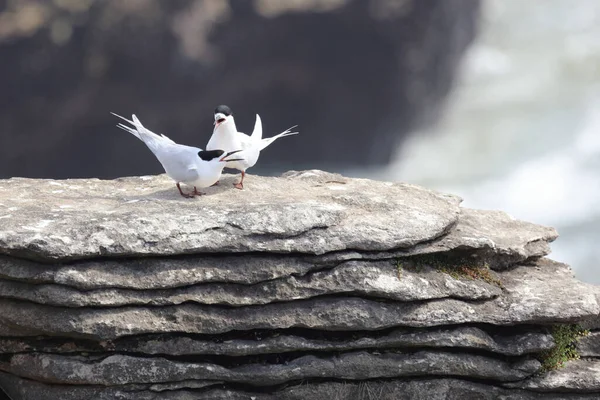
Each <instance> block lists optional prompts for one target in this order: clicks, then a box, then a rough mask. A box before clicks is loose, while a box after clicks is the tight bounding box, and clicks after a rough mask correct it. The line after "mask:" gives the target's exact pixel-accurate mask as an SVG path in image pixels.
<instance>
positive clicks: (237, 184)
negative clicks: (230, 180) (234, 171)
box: [233, 182, 244, 190]
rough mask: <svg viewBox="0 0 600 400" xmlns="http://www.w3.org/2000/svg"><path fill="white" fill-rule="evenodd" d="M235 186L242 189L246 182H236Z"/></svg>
mask: <svg viewBox="0 0 600 400" xmlns="http://www.w3.org/2000/svg"><path fill="white" fill-rule="evenodd" d="M233 187H235V188H236V189H240V190H242V189H243V188H244V184H243V183H242V182H240V183H234V184H233Z"/></svg>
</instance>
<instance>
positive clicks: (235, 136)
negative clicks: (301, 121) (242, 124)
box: [206, 105, 298, 189]
mask: <svg viewBox="0 0 600 400" xmlns="http://www.w3.org/2000/svg"><path fill="white" fill-rule="evenodd" d="M214 116H215V122H214V126H215V127H214V130H213V134H212V136H211V138H210V140H209V141H208V144H207V145H206V149H207V150H215V149H222V150H224V151H233V150H234V149H235V150H237V149H242V152H241V153H240V154H239V156H240V157H243V160H239V161H236V162H232V163H230V164H227V165H226V167H227V168H234V169H237V170H240V171H242V179H241V180H240V181H239V182H238V183H235V184H234V186H235V187H236V188H238V189H243V188H244V177H245V176H246V170H247V169H248V168H251V167H253V166H254V165H255V164H256V162H257V161H258V157H259V155H260V152H261V150H263V149H265V148H266V147H267V146H269V145H270V144H271V143H273V142H274V141H276V140H277V139H279V138H282V137H284V136H290V135H297V134H298V132H291V130H292V129H294V128H295V127H297V126H298V125H294V126H292V127H291V128H289V129H286V130H285V131H283V132H282V133H280V134H278V135H275V136H273V137H270V138H266V139H263V138H262V121H261V119H260V116H259V115H258V114H256V122H255V123H254V130H253V131H252V135H250V136H248V135H246V134H245V133H242V132H238V130H237V127H236V126H235V119H234V118H233V113H232V111H231V109H230V108H229V107H227V106H225V105H220V106H218V107H217V108H215V114H214Z"/></svg>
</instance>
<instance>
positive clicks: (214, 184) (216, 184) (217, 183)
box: [210, 181, 219, 187]
mask: <svg viewBox="0 0 600 400" xmlns="http://www.w3.org/2000/svg"><path fill="white" fill-rule="evenodd" d="M213 186H219V181H216V182H215V183H213V184H212V185H210V187H213Z"/></svg>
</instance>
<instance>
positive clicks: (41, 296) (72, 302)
mask: <svg viewBox="0 0 600 400" xmlns="http://www.w3.org/2000/svg"><path fill="white" fill-rule="evenodd" d="M500 293H501V290H500V288H499V287H497V286H495V285H493V284H490V283H487V282H484V281H481V280H457V279H454V278H452V277H451V276H450V275H448V274H446V273H443V272H439V271H436V270H434V269H430V268H428V269H427V270H426V271H421V272H411V271H406V270H402V271H399V269H398V267H397V265H396V264H395V263H393V262H391V261H389V260H388V261H371V262H366V261H349V262H346V263H342V264H341V265H339V266H337V267H334V268H332V269H328V270H325V271H320V272H314V273H309V274H307V275H305V276H301V277H295V276H289V277H286V278H281V279H274V280H270V281H265V282H261V283H257V284H254V285H238V284H231V283H229V284H225V283H213V284H203V285H194V286H187V287H182V288H176V289H170V290H167V289H164V290H143V291H142V290H128V289H97V290H91V291H80V290H78V289H74V288H70V287H68V286H63V285H52V284H50V285H48V284H38V285H31V284H27V283H21V282H15V281H9V280H0V297H4V298H13V299H19V300H27V301H32V302H34V303H39V304H48V305H56V306H65V307H118V306H123V305H173V304H181V303H187V302H193V303H200V304H222V305H229V306H244V305H254V304H268V303H273V302H281V301H291V300H298V299H308V298H311V297H316V296H322V295H340V294H342V295H343V294H350V295H356V296H364V297H372V298H385V299H392V300H399V301H420V300H431V299H442V298H456V299H465V300H489V299H492V298H495V297H497V296H498V295H500Z"/></svg>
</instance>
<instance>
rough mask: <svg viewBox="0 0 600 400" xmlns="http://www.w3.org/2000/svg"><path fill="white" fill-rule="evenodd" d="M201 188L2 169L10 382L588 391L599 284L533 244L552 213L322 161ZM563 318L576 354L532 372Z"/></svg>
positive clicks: (277, 391)
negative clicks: (195, 194) (377, 178)
mask: <svg viewBox="0 0 600 400" xmlns="http://www.w3.org/2000/svg"><path fill="white" fill-rule="evenodd" d="M231 178H232V177H231V176H224V177H223V179H222V180H223V181H224V182H228V181H229V180H230V179H231ZM133 192H135V195H134V196H132V195H130V194H129V193H133ZM207 192H208V194H207V195H206V196H202V197H200V198H196V199H184V198H182V197H180V196H179V194H178V193H177V192H176V190H175V189H174V188H173V187H172V182H170V181H169V180H168V179H167V178H165V176H155V177H150V176H146V177H135V178H126V179H118V180H114V181H101V180H97V179H84V180H69V181H44V180H33V179H11V180H4V181H0V221H2V223H3V225H2V229H1V230H0V253H2V254H3V255H2V256H1V257H0V311H1V312H0V371H1V372H0V387H2V389H3V390H5V391H6V392H7V393H8V394H9V395H10V396H12V398H13V399H14V400H30V399H31V400H45V399H55V398H60V399H66V400H69V399H73V400H74V399H87V398H92V399H115V398H119V399H132V400H139V399H144V400H146V399H156V400H158V399H178V400H179V399H248V398H254V399H272V400H275V399H306V398H313V399H316V400H320V399H328V400H331V399H349V400H350V399H364V398H369V396H375V398H378V399H379V398H381V399H398V398H400V399H437V398H439V399H461V400H462V399H466V398H481V399H499V398H502V399H592V398H595V397H594V396H596V397H597V394H596V393H597V392H598V390H600V367H599V366H600V356H599V352H600V351H599V346H598V339H599V338H600V336H599V333H600V332H599V331H598V330H597V329H596V328H597V326H596V321H597V320H598V318H599V316H600V296H598V295H599V294H600V290H599V289H598V288H597V287H594V286H591V285H587V284H583V283H581V282H579V281H577V280H576V279H575V278H574V276H573V274H572V271H571V270H570V268H569V267H568V266H567V265H564V264H561V263H557V262H554V261H551V260H549V259H547V258H545V256H546V255H547V254H548V252H549V244H550V243H551V242H552V241H553V240H554V239H556V236H557V235H556V232H555V231H554V229H552V228H548V227H543V226H539V225H535V224H531V223H527V222H523V221H517V220H514V219H512V218H511V217H510V216H508V215H506V214H504V213H502V212H498V211H483V210H472V209H467V208H461V207H460V206H459V203H460V199H458V198H457V197H455V196H450V195H446V194H442V193H437V192H432V191H429V190H426V189H423V188H420V187H416V186H412V185H404V184H392V183H385V182H373V181H369V180H363V179H349V178H345V177H342V176H339V175H333V174H329V173H325V172H322V171H317V170H312V171H304V172H292V173H287V174H285V175H284V176H283V177H280V178H264V177H258V176H252V177H251V179H250V178H249V180H248V187H247V188H246V189H245V190H244V191H238V190H234V189H232V188H231V186H230V185H226V184H224V185H222V186H219V187H214V188H209V189H208V190H207ZM33 193H35V196H34V195H33ZM157 238H158V239H157ZM578 322H583V323H587V324H588V326H589V327H590V328H591V329H592V332H591V333H590V334H589V335H588V336H587V337H584V338H582V339H581V340H580V341H579V343H578V344H577V346H578V350H579V354H580V355H581V359H577V360H572V361H569V362H567V363H566V365H565V367H564V368H563V369H559V370H556V371H550V372H542V364H541V361H543V359H544V358H543V352H546V351H549V350H552V349H554V348H555V346H556V345H557V343H555V339H554V337H553V336H552V334H551V333H550V332H551V329H550V327H551V326H552V325H555V324H559V323H578ZM473 396H475V397H473Z"/></svg>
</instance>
